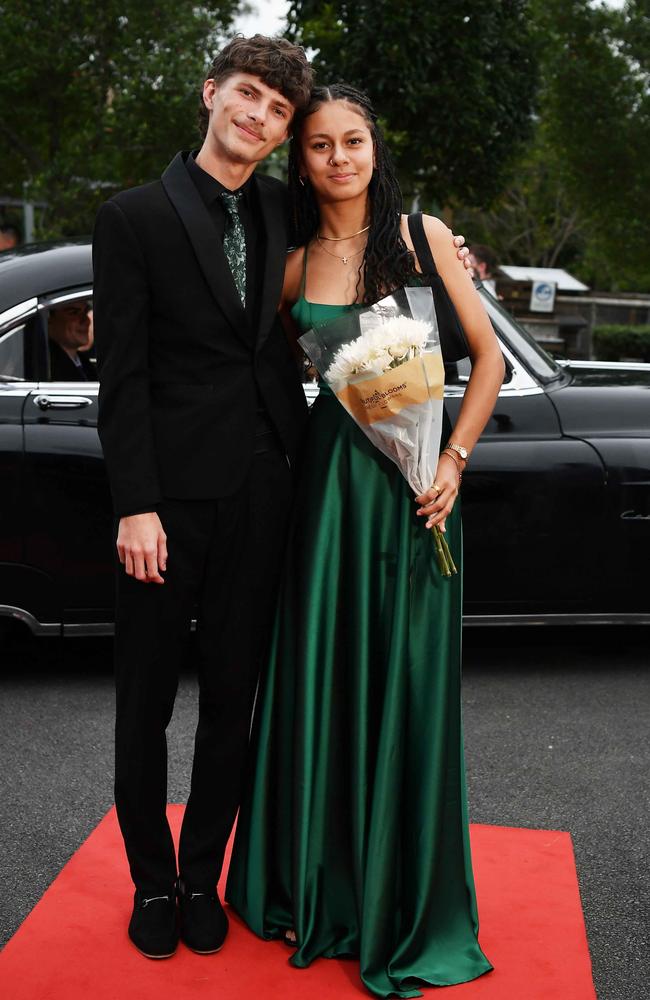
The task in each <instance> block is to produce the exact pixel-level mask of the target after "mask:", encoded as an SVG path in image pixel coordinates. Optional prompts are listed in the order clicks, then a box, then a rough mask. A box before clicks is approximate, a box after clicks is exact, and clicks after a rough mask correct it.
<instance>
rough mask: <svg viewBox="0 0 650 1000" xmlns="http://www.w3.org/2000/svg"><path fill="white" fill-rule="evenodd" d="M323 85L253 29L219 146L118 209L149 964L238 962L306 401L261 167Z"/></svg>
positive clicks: (116, 267)
mask: <svg viewBox="0 0 650 1000" xmlns="http://www.w3.org/2000/svg"><path fill="white" fill-rule="evenodd" d="M311 84H312V76H311V70H310V68H309V65H308V63H307V61H306V58H305V55H304V52H303V51H302V49H299V48H297V47H296V46H294V45H292V44H290V43H289V42H288V41H286V40H284V39H268V38H264V37H262V36H260V35H256V36H255V37H254V38H251V39H245V38H236V39H235V40H234V41H232V42H231V43H230V44H229V45H227V46H226V47H225V48H224V49H223V50H222V52H221V53H220V54H219V55H218V56H217V58H216V59H215V61H214V63H213V65H212V67H211V70H210V75H209V78H208V79H207V80H206V81H205V83H204V86H203V94H202V104H201V110H202V130H203V133H204V142H203V145H202V146H201V149H200V150H199V151H198V153H196V154H193V153H189V154H188V153H179V154H177V156H176V157H175V158H174V160H173V161H172V162H171V164H170V165H169V167H168V168H167V169H166V170H165V172H164V174H163V176H162V178H161V180H160V181H156V182H154V183H152V184H148V185H145V186H144V187H140V188H135V189H134V190H131V191H125V192H122V193H121V194H119V195H116V196H115V197H114V198H112V199H111V200H110V201H109V202H107V203H106V204H105V205H103V206H102V208H101V209H100V212H99V214H98V217H97V224H96V229H95V237H94V249H93V252H94V267H95V292H94V307H95V308H94V325H95V343H96V350H97V359H98V366H99V375H100V381H101V391H100V397H99V434H100V438H101V441H102V446H103V449H104V455H105V459H106V467H107V470H108V476H109V481H110V485H111V490H112V494H113V501H114V507H115V513H116V516H117V519H118V521H119V526H118V531H117V552H118V554H119V560H120V564H121V566H118V590H117V611H116V636H115V655H116V686H117V717H116V779H115V801H116V805H117V812H118V817H119V821H120V826H121V829H122V833H123V836H124V840H125V845H126V851H127V855H128V858H129V863H130V868H131V875H132V877H133V881H134V883H135V886H136V891H135V900H134V909H133V915H132V918H131V922H130V925H129V934H130V937H131V940H132V941H133V943H134V944H135V945H136V947H137V948H138V949H139V950H140V951H141V952H142V953H143V954H145V955H147V956H148V957H151V958H162V957H167V956H169V955H171V954H173V952H174V950H175V948H176V945H177V941H178V936H179V929H178V926H177V907H176V900H177V898H178V903H179V907H178V913H179V915H180V936H181V937H182V939H183V941H184V942H185V943H186V944H187V945H188V946H189V947H190V948H192V949H193V950H194V951H197V952H200V953H206V954H207V953H211V952H215V951H218V950H219V948H220V947H221V945H222V944H223V941H224V939H225V936H226V933H227V928H228V923H227V919H226V916H225V913H224V911H223V909H222V907H221V904H220V902H219V899H218V897H217V894H216V884H217V881H218V878H219V873H220V871H221V867H222V863H223V855H224V850H225V846H226V842H227V840H228V836H229V834H230V830H231V828H232V824H233V821H234V818H235V814H236V811H237V807H238V803H239V798H240V787H241V781H242V772H243V765H244V759H245V754H246V747H247V743H248V734H249V724H250V715H251V709H252V702H253V698H254V692H255V686H256V683H257V677H258V671H259V665H260V659H261V655H262V653H263V651H264V647H265V640H266V638H267V635H268V629H269V624H270V621H271V616H272V610H273V597H274V594H275V593H276V588H277V582H278V573H279V568H280V565H281V560H282V552H283V546H284V538H285V530H286V525H287V517H288V512H289V508H290V498H291V477H292V468H293V466H294V464H295V458H296V455H297V452H298V448H299V442H300V437H301V433H302V430H303V428H304V424H305V421H306V419H307V407H306V404H305V398H304V394H303V390H302V386H301V384H300V380H299V376H298V372H297V368H296V364H295V361H294V359H293V356H292V353H291V351H290V348H289V345H288V342H287V339H286V337H285V335H284V332H283V330H282V329H281V327H280V326H279V323H278V320H277V307H278V302H279V298H280V292H281V288H282V280H283V275H284V263H285V254H286V250H287V198H286V190H285V188H284V186H283V185H282V184H281V183H280V182H279V181H277V180H274V179H273V178H270V177H265V176H257V175H256V174H254V169H255V166H256V165H257V163H259V162H260V161H261V160H263V159H264V158H265V157H266V156H267V155H268V154H269V153H270V152H271V151H272V150H273V149H274V148H275V147H276V146H278V145H279V144H280V143H282V142H284V141H285V139H286V138H287V136H288V132H289V128H290V125H291V119H292V116H293V114H294V111H295V110H296V109H298V108H300V107H302V106H303V105H305V104H306V103H307V100H308V97H309V92H310V89H311ZM194 613H196V618H197V650H198V677H199V721H198V727H197V732H196V743H195V752H194V762H193V769H192V782H191V790H190V796H189V800H188V803H187V808H186V810H185V816H184V820H183V826H182V830H181V837H180V847H179V858H178V862H179V865H178V868H179V872H180V877H179V878H178V880H177V866H176V857H175V852H174V846H173V843H172V837H171V833H170V829H169V826H168V823H167V819H166V815H165V807H166V799H167V788H166V777H167V748H166V741H165V729H166V727H167V725H168V723H169V720H170V718H171V714H172V710H173V705H174V698H175V694H176V688H177V683H178V672H179V668H180V665H181V663H182V660H183V654H184V650H185V648H186V643H187V640H188V638H189V630H190V623H191V619H192V617H193V614H194Z"/></svg>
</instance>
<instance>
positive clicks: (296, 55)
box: [199, 35, 314, 139]
mask: <svg viewBox="0 0 650 1000" xmlns="http://www.w3.org/2000/svg"><path fill="white" fill-rule="evenodd" d="M234 73H250V74H251V75H252V76H258V77H259V78H260V80H261V81H262V82H263V83H265V84H266V86H267V87H272V88H273V90H278V91H279V92H280V93H281V94H282V95H283V97H286V99H287V100H288V101H290V103H291V104H292V105H293V106H294V108H295V109H296V111H300V110H302V109H303V108H305V107H306V106H307V104H308V103H309V96H310V94H311V88H312V86H313V82H314V78H313V73H312V69H311V66H310V65H309V63H308V61H307V56H306V55H305V50H304V49H302V48H300V46H299V45H294V44H293V43H292V42H290V41H288V40H287V39H286V38H267V37H266V35H253V37H252V38H244V37H243V36H242V35H237V37H236V38H233V40H232V41H231V42H229V43H228V44H227V45H226V46H225V48H223V49H222V50H221V51H220V52H219V53H218V54H217V56H216V57H215V59H214V60H213V62H212V65H211V66H210V68H209V70H208V72H207V73H206V76H205V79H206V80H214V81H215V83H219V82H220V81H222V80H226V79H227V78H228V77H229V76H232V75H233V74H234ZM209 121H210V113H209V111H208V109H207V108H206V106H205V105H204V103H203V96H202V94H201V96H200V97H199V132H200V133H201V138H202V139H205V137H206V135H207V131H208V123H209Z"/></svg>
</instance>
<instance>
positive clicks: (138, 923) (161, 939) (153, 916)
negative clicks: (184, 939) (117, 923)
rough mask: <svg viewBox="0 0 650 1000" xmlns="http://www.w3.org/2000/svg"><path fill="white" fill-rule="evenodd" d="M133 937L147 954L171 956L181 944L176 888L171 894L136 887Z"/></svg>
mask: <svg viewBox="0 0 650 1000" xmlns="http://www.w3.org/2000/svg"><path fill="white" fill-rule="evenodd" d="M129 937H130V938H131V940H132V942H133V944H134V945H135V946H136V948H137V949H138V951H139V952H140V953H141V954H142V955H144V956H145V957H146V958H171V956H172V955H173V954H174V952H175V951H176V948H177V946H178V912H177V909H176V889H175V888H174V889H170V890H169V892H168V893H167V894H163V893H162V892H160V893H156V892H144V891H143V890H142V889H136V890H135V897H134V900H133V916H132V917H131V922H130V923H129Z"/></svg>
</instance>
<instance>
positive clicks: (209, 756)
mask: <svg viewBox="0 0 650 1000" xmlns="http://www.w3.org/2000/svg"><path fill="white" fill-rule="evenodd" d="M257 452H258V453H257V454H256V455H255V457H254V460H253V465H252V468H251V473H250V476H249V478H248V480H247V481H246V483H245V484H244V486H243V487H242V489H241V490H238V491H237V493H236V494H235V495H233V496H230V497H227V498H225V499H218V500H194V501H192V500H190V501H187V500H166V501H165V502H164V504H163V505H162V507H161V508H160V510H159V515H160V519H161V521H162V524H163V528H164V530H165V532H166V534H167V547H168V553H169V557H168V560H167V571H166V573H165V574H164V576H165V583H164V584H162V585H160V584H158V585H157V584H152V583H149V584H148V583H141V582H139V581H137V580H135V579H134V578H133V577H130V576H127V575H126V573H125V572H124V569H123V567H122V566H121V565H119V564H118V590H117V594H118V596H117V614H116V636H115V661H116V694H117V703H116V727H115V747H116V761H115V765H116V766H115V802H116V806H117V814H118V818H119V822H120V827H121V830H122V834H123V836H124V842H125V845H126V852H127V856H128V859H129V864H130V867H131V875H132V878H133V881H134V882H135V884H136V885H137V886H138V887H139V888H142V889H145V890H146V891H150V890H158V889H162V888H165V889H169V887H170V886H171V884H172V883H173V882H174V880H175V878H176V874H177V864H176V856H175V851H174V846H173V843H172V836H171V832H170V829H169V825H168V823H167V818H166V811H165V808H166V803H167V741H166V736H165V730H166V728H167V726H168V724H169V721H170V719H171V717H172V711H173V707H174V699H175V696H176V691H177V687H178V676H179V670H180V667H181V664H182V663H183V662H184V660H185V658H186V656H187V644H188V642H189V639H190V624H191V619H192V615H193V612H194V609H195V607H196V609H197V636H196V644H195V648H196V650H197V658H198V663H197V668H198V680H199V719H198V725H197V730H196V740H195V747H194V761H193V767H192V781H191V789H190V795H189V800H188V803H187V807H186V810H185V817H184V821H183V827H182V831H181V838H180V848H179V858H178V870H179V872H180V875H181V878H183V880H184V881H185V882H186V883H187V884H188V886H191V887H192V888H193V889H194V890H195V891H200V890H203V889H207V888H212V887H214V886H215V885H216V883H217V881H218V879H219V874H220V872H221V868H222V865H223V855H224V851H225V847H226V844H227V841H228V837H229V835H230V831H231V829H232V825H233V822H234V819H235V815H236V813H237V808H238V805H239V801H240V794H241V785H242V778H243V772H244V765H245V758H246V751H247V746H248V740H249V731H250V719H251V712H252V706H253V701H254V696H255V690H256V685H257V680H258V674H259V669H260V665H261V663H262V660H263V658H264V655H265V653H266V650H267V645H268V638H269V632H270V627H271V624H272V618H273V612H274V606H275V598H276V595H277V589H278V583H279V574H280V569H281V564H282V558H283V554H284V546H285V536H286V528H287V524H288V519H289V512H290V504H291V479H292V475H291V471H290V469H289V465H288V463H287V459H286V456H285V455H284V453H283V452H282V451H281V450H280V448H279V446H278V445H277V444H276V442H275V438H274V437H273V436H272V435H267V436H266V437H265V438H264V439H262V444H261V445H260V443H259V439H258V448H257Z"/></svg>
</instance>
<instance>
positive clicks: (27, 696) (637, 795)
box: [0, 627, 650, 1000]
mask: <svg viewBox="0 0 650 1000" xmlns="http://www.w3.org/2000/svg"><path fill="white" fill-rule="evenodd" d="M464 661H465V666H464V670H465V679H464V723H465V744H466V758H467V774H468V788H469V799H470V812H471V818H472V820H473V821H474V822H478V823H494V824H498V825H502V826H524V827H538V828H539V827H543V828H546V829H556V830H568V831H569V832H570V833H571V835H572V837H573V843H574V848H575V852H576V861H577V867H578V876H579V881H580V891H581V894H582V901H583V905H584V912H585V918H586V923H587V933H588V938H589V945H590V950H591V956H592V961H593V966H594V978H595V983H596V988H597V993H598V998H599V1000H647V998H648V997H649V996H650V985H649V984H650V961H649V958H648V944H649V941H648V927H649V924H650V920H649V916H650V912H649V905H648V900H649V899H650V893H649V892H648V888H649V881H650V879H649V876H648V846H649V833H648V830H649V828H650V823H649V816H648V803H649V802H650V794H649V792H650V788H649V784H650V780H649V775H650V629H634V628H630V627H625V628H620V629H602V628H601V629H598V628H590V629H533V628H531V629H496V628H487V629H480V630H478V629H469V630H466V633H465V658H464ZM0 664H1V666H0V686H1V691H2V698H1V701H0V752H1V755H2V756H1V758H0V759H1V760H2V764H3V770H2V778H1V779H0V830H1V834H0V836H1V841H2V843H1V846H2V853H1V855H0V856H1V858H2V870H1V871H0V879H1V883H0V884H1V886H2V891H1V895H0V942H1V943H4V942H6V941H7V940H8V938H9V937H10V936H11V935H12V934H13V932H14V931H15V930H16V928H17V927H18V926H19V924H20V923H21V921H22V920H23V919H24V918H25V916H26V915H27V914H28V913H29V911H30V909H31V908H32V907H33V906H34V904H35V903H36V902H37V901H38V899H39V898H40V897H41V895H42V894H43V892H44V891H45V889H46V888H47V886H48V885H49V884H50V882H51V881H52V880H53V879H54V878H55V877H56V876H57V875H58V873H59V871H60V870H61V868H62V866H63V865H64V864H65V862H66V861H67V860H68V859H69V858H70V857H71V855H72V854H73V853H74V852H75V851H76V849H77V848H78V847H79V845H80V844H81V843H82V841H83V840H84V839H85V838H86V837H87V836H88V835H89V833H90V832H91V831H92V829H93V828H94V827H95V825H96V824H97V823H98V821H99V820H100V819H101V817H102V816H103V815H104V813H105V812H106V811H107V809H109V808H110V806H111V804H112V756H113V750H112V712H113V690H112V677H111V643H110V640H108V639H67V640H65V641H63V640H51V639H40V640H34V639H32V638H31V637H27V636H24V635H23V634H22V633H20V632H19V633H17V634H16V635H14V636H12V637H10V639H9V642H8V643H6V644H5V645H4V646H3V647H2V648H1V649H0ZM195 721H196V687H195V681H194V678H193V676H192V672H191V669H190V668H189V666H188V669H187V670H186V671H185V672H184V674H183V677H182V681H181V684H180V688H179V693H178V700H177V704H176V710H175V713H174V719H173V721H172V725H171V727H170V730H169V750H170V767H169V799H170V801H173V802H182V801H184V800H185V798H186V795H187V789H188V783H189V767H190V761H191V754H192V744H193V736H194V726H195ZM547 957H551V956H547ZM522 1000H525V998H522Z"/></svg>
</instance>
